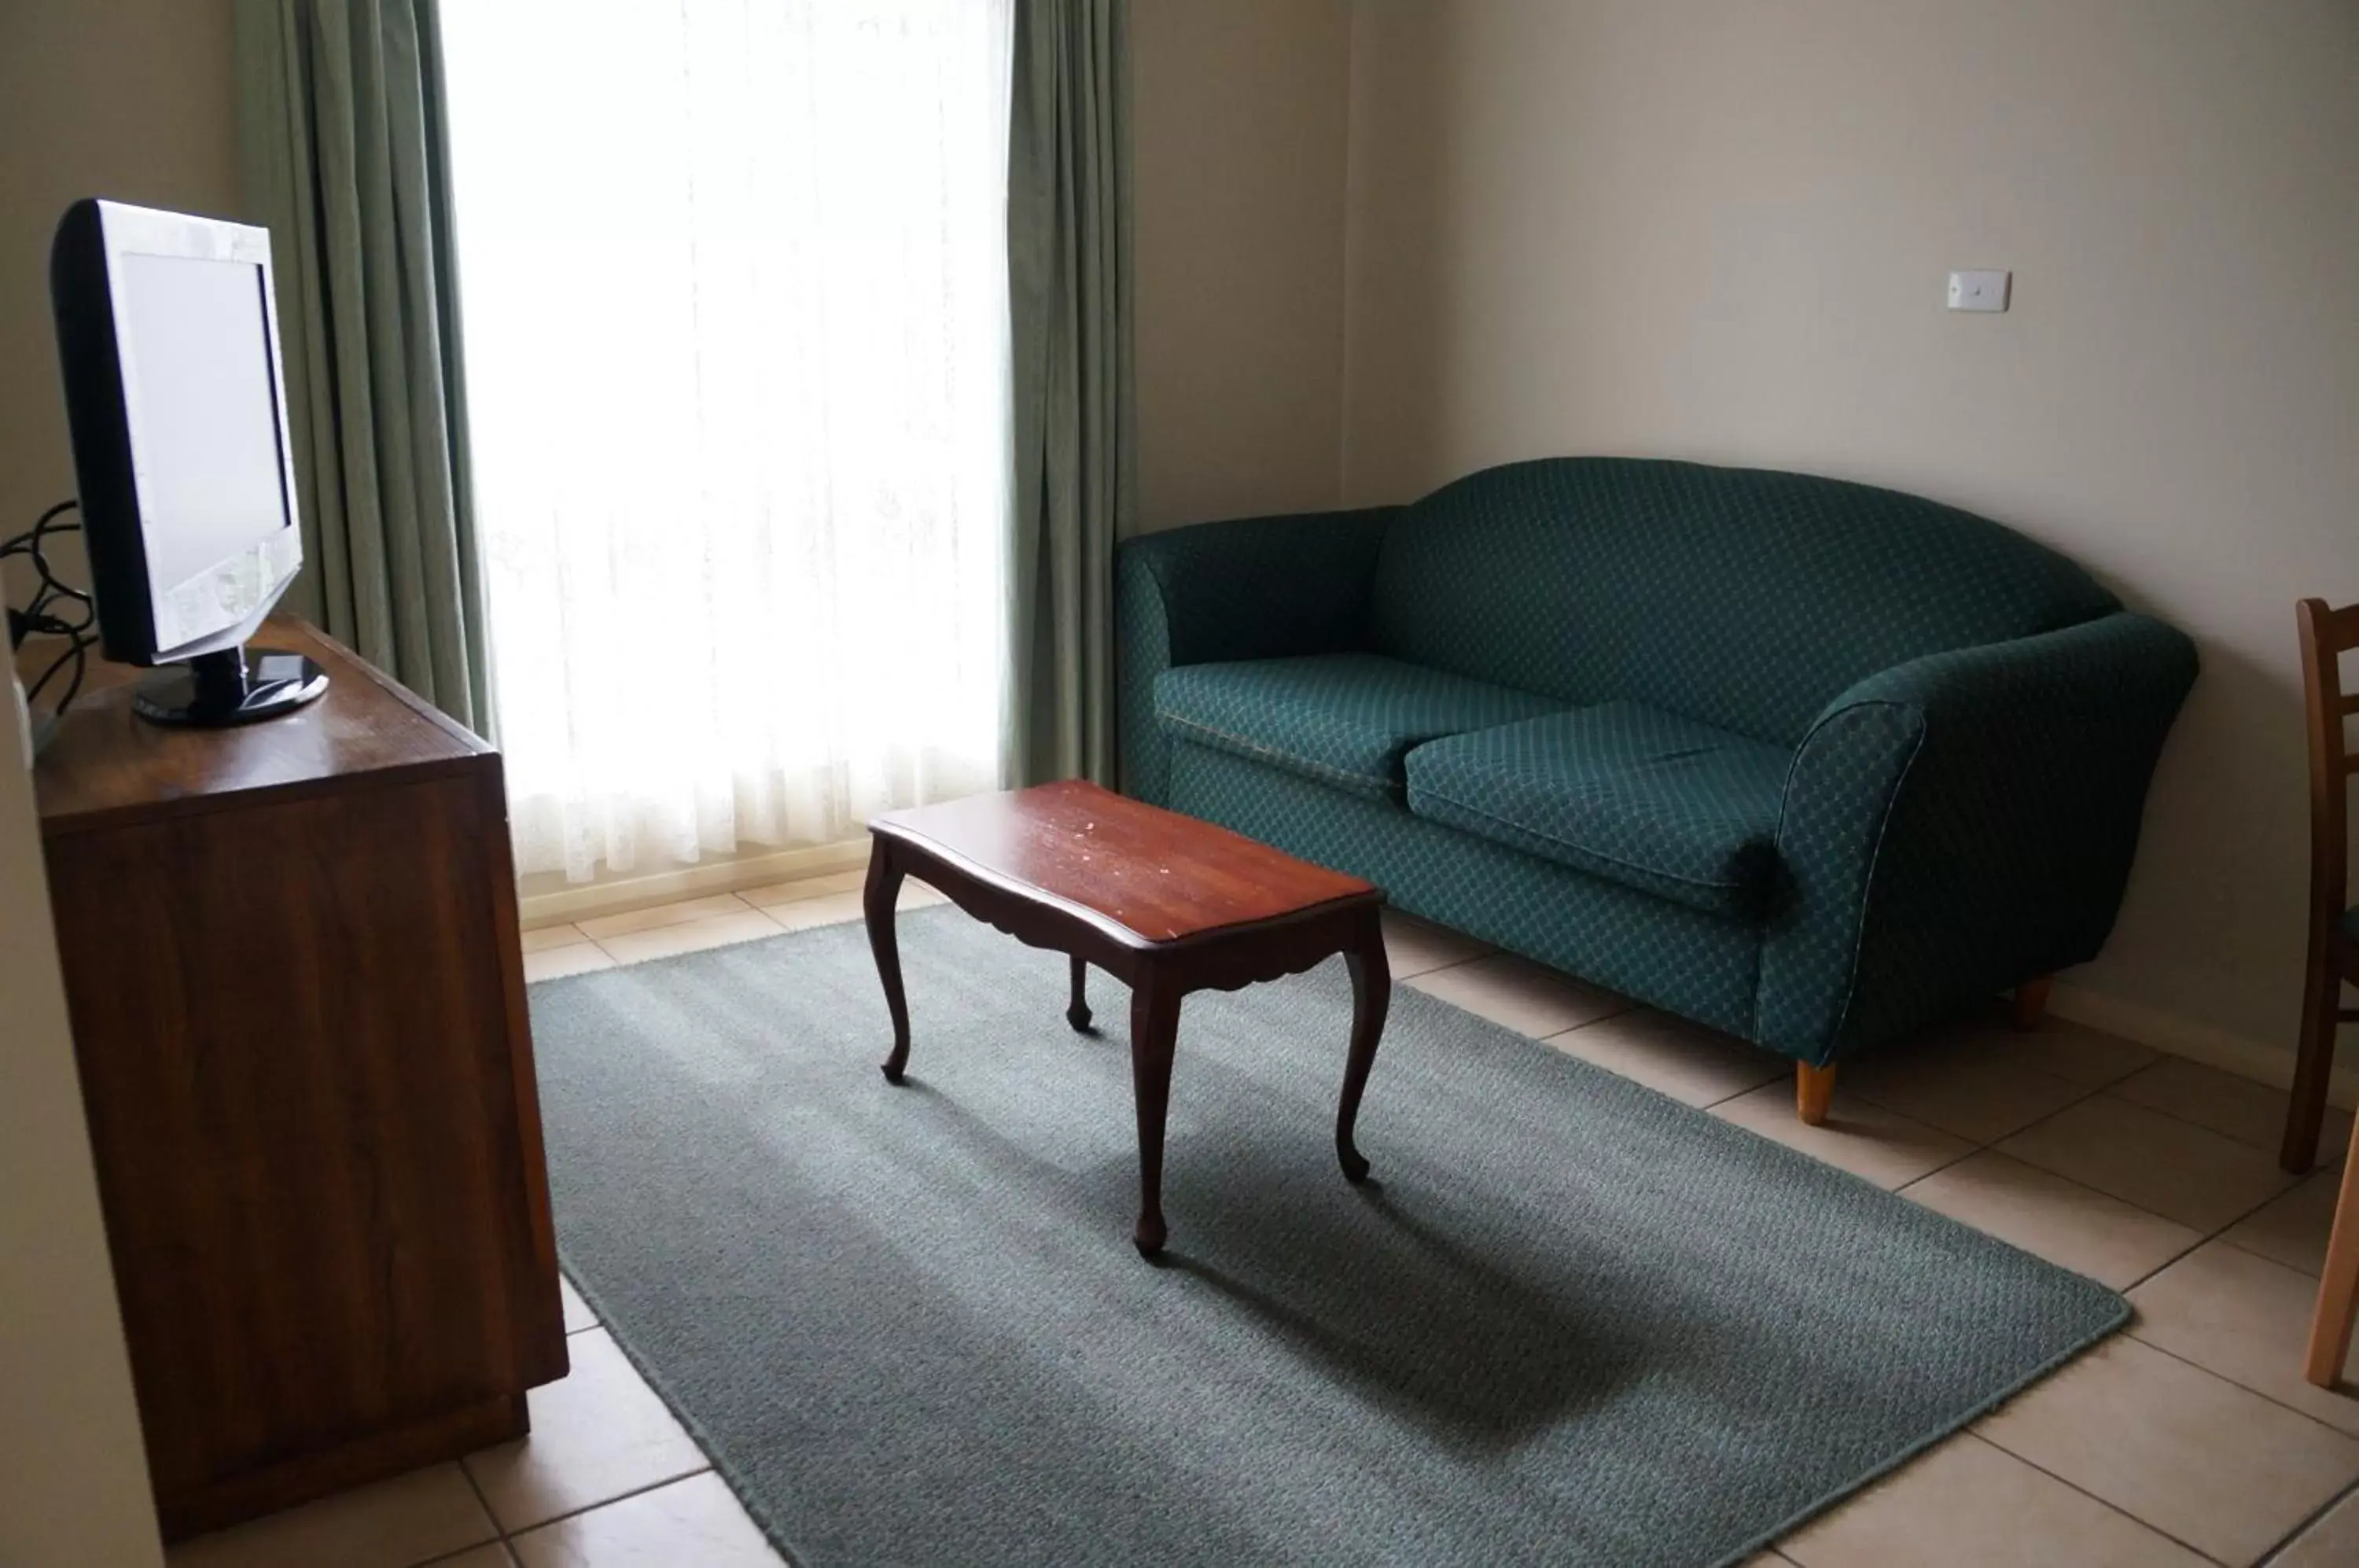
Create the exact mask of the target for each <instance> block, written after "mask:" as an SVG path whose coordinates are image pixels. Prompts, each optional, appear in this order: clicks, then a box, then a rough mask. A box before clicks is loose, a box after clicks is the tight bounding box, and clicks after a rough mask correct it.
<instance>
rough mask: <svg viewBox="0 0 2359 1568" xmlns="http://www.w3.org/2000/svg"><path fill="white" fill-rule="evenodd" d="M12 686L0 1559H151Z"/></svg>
mask: <svg viewBox="0 0 2359 1568" xmlns="http://www.w3.org/2000/svg"><path fill="white" fill-rule="evenodd" d="M13 704H14V698H13V696H11V697H8V698H0V1195H5V1197H0V1564H5V1568H17V1565H18V1564H24V1565H25V1568H33V1565H35V1564H38V1565H39V1568H142V1565H143V1564H151V1563H161V1562H162V1561H163V1557H162V1552H161V1551H160V1549H159V1548H158V1545H157V1540H156V1514H155V1510H154V1508H153V1507H152V1505H151V1504H150V1502H149V1495H148V1490H147V1457H146V1454H145V1453H144V1451H143V1450H142V1448H141V1446H140V1439H139V1414H138V1411H137V1410H136V1407H135V1406H134V1404H133V1402H132V1395H131V1364H130V1361H129V1359H128V1357H127V1356H125V1352H124V1346H123V1323H122V1319H121V1317H120V1316H119V1315H118V1314H117V1312H116V1310H115V1304H114V1271H113V1269H112V1267H111V1265H110V1264H109V1263H108V1261H107V1255H106V1233H105V1230H104V1228H103V1224H102V1222H101V1220H100V1217H99V1208H98V1183H97V1179H96V1177H95V1176H94V1175H93V1173H92V1168H91V1157H90V1138H89V1136H88V1134H87V1133H86V1132H85V1131H84V1130H83V1129H84V1126H85V1123H84V1120H83V1116H82V1084H81V1082H80V1080H79V1078H78V1077H77V1076H76V1073H75V1069H74V1058H73V1040H72V1037H71V1035H69V1034H68V1033H67V1032H66V1003H65V992H64V990H63V988H62V986H61V985H60V981H59V978H58V952H57V940H56V938H55V936H54V935H52V934H51V931H50V929H49V890H48V889H49V884H48V880H47V878H46V877H45V875H44V873H43V871H42V868H41V841H40V835H39V833H38V831H37V829H36V828H35V826H34V821H33V791H32V788H31V779H30V777H29V776H28V775H27V772H26V758H25V757H24V755H23V751H22V747H21V742H20V741H19V739H18V736H17V730H16V713H15V709H14V705H13Z"/></svg>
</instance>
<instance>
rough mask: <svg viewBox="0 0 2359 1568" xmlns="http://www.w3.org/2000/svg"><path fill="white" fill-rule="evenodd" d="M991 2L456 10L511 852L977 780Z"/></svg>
mask: <svg viewBox="0 0 2359 1568" xmlns="http://www.w3.org/2000/svg"><path fill="white" fill-rule="evenodd" d="M1009 6H1010V0H684V3H681V4H665V5H655V4H650V3H648V0H448V3H447V4H445V5H443V6H442V7H441V11H442V27H443V43H444V49H445V52H446V57H447V60H446V63H447V68H448V75H449V82H450V98H451V108H450V114H451V174H452V183H453V187H454V196H455V206H456V216H455V221H454V224H453V227H454V230H455V234H456V238H457V248H458V255H459V269H460V299H461V303H462V310H463V315H464V323H463V325H464V332H465V352H466V385H467V397H468V402H469V420H468V424H469V430H470V435H471V451H472V458H473V471H474V479H475V505H476V516H477V527H478V529H479V532H480V534H481V536H482V539H483V541H484V554H485V565H484V570H485V577H486V589H487V596H488V599H489V603H490V613H491V629H492V658H493V676H492V682H493V695H494V701H495V706H496V709H497V713H498V722H499V730H500V735H501V740H502V747H503V749H504V751H505V752H506V759H507V783H508V793H509V799H510V810H511V814H512V816H513V819H514V822H515V828H516V850H517V859H518V869H519V870H521V871H546V870H557V869H562V870H563V871H564V872H565V873H566V874H567V875H568V876H569V877H575V878H584V877H592V876H593V875H595V874H596V873H597V871H598V870H599V869H600V868H602V867H604V868H612V869H614V870H618V871H619V870H628V869H631V868H633V867H635V866H649V865H656V866H660V865H667V864H671V863H675V862H680V861H690V860H694V859H696V858H698V857H699V856H700V855H702V854H708V853H715V852H721V853H725V852H729V851H733V850H735V849H737V848H738V847H739V846H740V845H741V844H745V843H746V842H748V841H750V842H753V843H757V844H788V843H797V842H811V841H822V840H827V839H833V838H840V837H843V836H847V835H848V834H850V833H854V832H856V831H857V829H858V827H859V824H860V822H862V820H863V819H864V817H866V816H867V815H868V814H869V813H871V812H873V811H877V810H880V809H883V808H886V807H887V806H893V805H901V804H908V803H914V802H918V801H922V800H931V799H939V798H941V797H944V796H948V795H952V794H959V793H963V792H967V791H971V790H973V789H987V788H990V787H992V786H993V785H994V784H995V783H996V781H997V779H998V777H999V773H1000V758H999V746H1000V740H999V736H1000V723H1001V704H1002V702H1003V700H1004V690H1003V689H1004V686H1005V684H1006V672H1005V663H1006V654H1005V648H1004V631H1003V625H1004V615H1005V607H1004V589H1005V583H1004V578H1005V573H1006V511H1007V506H1008V491H1009V482H1008V473H1007V464H1008V444H1009V433H1008V416H1009V410H1008V399H1009V377H1008V365H1007V287H1006V220H1005V213H1006V206H1005V201H1006V145H1007V114H1008V104H1007V83H1008V68H1009V39H1010V31H1011V23H1010V9H1009Z"/></svg>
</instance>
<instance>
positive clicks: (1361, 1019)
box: [1335, 909, 1393, 1181]
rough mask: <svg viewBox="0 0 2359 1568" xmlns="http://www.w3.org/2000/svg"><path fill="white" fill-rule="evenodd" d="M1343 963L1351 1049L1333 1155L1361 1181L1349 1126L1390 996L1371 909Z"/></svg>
mask: <svg viewBox="0 0 2359 1568" xmlns="http://www.w3.org/2000/svg"><path fill="white" fill-rule="evenodd" d="M1343 962H1344V964H1346V965H1347V966H1348V967H1349V968H1350V969H1351V971H1352V1054H1351V1056H1350V1058H1349V1059H1348V1060H1347V1061H1346V1062H1344V1064H1343V1097H1342V1099H1340V1100H1339V1101H1338V1102H1337V1103H1336V1105H1335V1158H1336V1159H1338V1160H1341V1161H1343V1179H1344V1180H1345V1181H1366V1180H1367V1176H1368V1162H1367V1160H1366V1159H1365V1158H1364V1157H1363V1156H1362V1155H1361V1153H1360V1150H1359V1147H1358V1146H1357V1145H1356V1144H1354V1143H1353V1141H1352V1125H1353V1123H1354V1122H1356V1121H1358V1120H1359V1117H1360V1094H1361V1092H1362V1091H1363V1090H1364V1089H1366V1088H1367V1086H1368V1069H1369V1068H1371V1067H1374V1066H1375V1063H1376V1041H1377V1040H1380V1039H1382V1038H1383V1037H1384V1032H1385V1014H1386V1012H1387V1011H1388V1010H1390V1008H1391V1007H1392V1000H1393V975H1392V968H1391V965H1390V964H1387V963H1386V960H1385V928H1384V922H1383V921H1382V920H1379V919H1378V918H1377V915H1376V911H1375V909H1369V910H1368V913H1367V919H1366V920H1365V922H1364V924H1363V925H1362V926H1361V929H1360V934H1359V938H1358V940H1357V942H1355V943H1354V944H1353V947H1352V949H1351V951H1350V952H1348V953H1345V954H1344V955H1343Z"/></svg>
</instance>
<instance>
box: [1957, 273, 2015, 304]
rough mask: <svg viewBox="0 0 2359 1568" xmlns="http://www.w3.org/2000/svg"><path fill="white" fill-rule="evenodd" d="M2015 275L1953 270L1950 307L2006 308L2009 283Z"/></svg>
mask: <svg viewBox="0 0 2359 1568" xmlns="http://www.w3.org/2000/svg"><path fill="white" fill-rule="evenodd" d="M2014 277H2015V275H2014V274H2013V273H2011V272H1952V273H1951V274H1950V309H1951V310H2006V294H2007V285H2008V283H2009V282H2010V281H2011V280H2012V279H2013V278H2014Z"/></svg>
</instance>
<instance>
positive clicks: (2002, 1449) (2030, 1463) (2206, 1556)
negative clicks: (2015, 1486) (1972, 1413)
mask: <svg viewBox="0 0 2359 1568" xmlns="http://www.w3.org/2000/svg"><path fill="white" fill-rule="evenodd" d="M2076 1359H2077V1358H2076ZM2058 1370H2059V1371H2061V1370H2062V1368H2058ZM2041 1381H2042V1382H2045V1381H2047V1379H2046V1378H2042V1379H2041ZM2037 1386H2038V1385H2034V1387H2037ZM2030 1391H2031V1390H2030V1389H2029V1388H2026V1389H2024V1390H2023V1393H2022V1394H2017V1396H2016V1399H2021V1398H2022V1397H2023V1394H2027V1393H2029V1392H2030ZM2014 1402H2015V1400H2014V1399H2009V1400H2007V1401H2006V1404H2002V1405H2001V1406H2000V1407H1999V1410H2005V1409H2006V1405H2007V1404H2013V1403H2014ZM1997 1413H1998V1410H1990V1411H1986V1412H1984V1414H1983V1415H1982V1416H1981V1417H1979V1418H1978V1419H1977V1420H1975V1421H1973V1423H1972V1424H1971V1425H1967V1426H1962V1427H1960V1428H1959V1429H1958V1432H1959V1434H1960V1435H1961V1436H1963V1437H1968V1438H1971V1439H1973V1441H1974V1442H1976V1443H1982V1444H1983V1445H1984V1446H1985V1447H1988V1448H1995V1449H1996V1450H1997V1451H1998V1452H1999V1453H2001V1454H2006V1456H2007V1457H2008V1458H2009V1459H2012V1460H2014V1461H2015V1462H2016V1463H2017V1464H2018V1465H2026V1466H2027V1467H2029V1468H2030V1469H2032V1470H2034V1471H2037V1472H2038V1474H2040V1475H2045V1476H2047V1477H2048V1478H2049V1480H2051V1481H2053V1482H2055V1483H2056V1484H2057V1485H2058V1486H2062V1487H2064V1488H2065V1489H2066V1490H2068V1491H2073V1492H2078V1493H2080V1494H2081V1496H2082V1497H2086V1498H2088V1499H2089V1500H2090V1501H2091V1502H2093V1503H2094V1504H2096V1505H2097V1506H2098V1507H2099V1508H2104V1509H2106V1510H2108V1511H2110V1512H2113V1513H2117V1514H2119V1515H2121V1516H2122V1518H2124V1519H2127V1520H2129V1521H2130V1522H2131V1523H2132V1524H2134V1525H2136V1526H2137V1527H2138V1528H2139V1529H2141V1530H2152V1531H2153V1532H2154V1533H2155V1534H2157V1535H2158V1536H2160V1537H2162V1538H2163V1540H2165V1541H2169V1542H2171V1543H2172V1544H2174V1545H2177V1546H2183V1547H2185V1548H2186V1549H2187V1550H2188V1551H2189V1552H2193V1553H2194V1554H2195V1555H2196V1556H2198V1557H2200V1558H2201V1559H2202V1560H2203V1561H2204V1562H2206V1563H2219V1562H2220V1559H2218V1558H2217V1557H2214V1556H2212V1554H2211V1553H2210V1552H2206V1551H2204V1550H2203V1549H2202V1548H2201V1547H2200V1546H2197V1545H2196V1544H2195V1543H2194V1542H2193V1541H2181V1540H2180V1538H2179V1537H2177V1536H2175V1535H2173V1534H2171V1533H2170V1531H2169V1530H2165V1529H2163V1527H2162V1526H2160V1525H2158V1524H2157V1523H2155V1522H2154V1521H2153V1520H2152V1519H2141V1518H2139V1517H2138V1516H2137V1515H2136V1514H2135V1513H2132V1512H2131V1511H2130V1510H2129V1509H2127V1508H2124V1507H2122V1505H2121V1504H2119V1503H2117V1502H2114V1500H2112V1499H2111V1498H2109V1497H2099V1496H2098V1495H2097V1494H2096V1493H2094V1492H2093V1491H2091V1490H2089V1488H2088V1487H2086V1486H2082V1485H2081V1484H2080V1483H2079V1482H2077V1481H2074V1480H2072V1479H2071V1478H2070V1477H2068V1476H2064V1475H2058V1474H2056V1472H2054V1471H2053V1470H2050V1469H2049V1468H2048V1467H2047V1466H2046V1465H2041V1464H2040V1463H2039V1462H2038V1461H2037V1460H2033V1459H2027V1458H2025V1457H2024V1456H2023V1455H2022V1454H2017V1452H2016V1451H2015V1450H2014V1449H2012V1448H2009V1447H2007V1446H2006V1444H2005V1443H1999V1442H1997V1441H1996V1440H1995V1439H1993V1438H1988V1437H1984V1435H1983V1434H1982V1433H1981V1432H1976V1431H1975V1430H1974V1428H1975V1427H1978V1426H1980V1425H1981V1424H1982V1423H1983V1422H1984V1421H1988V1420H1989V1419H1990V1418H1991V1417H1992V1416H1994V1415H1996V1414H1997ZM2222 1568H2233V1565H2232V1564H2226V1563H2223V1564H2222Z"/></svg>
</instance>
